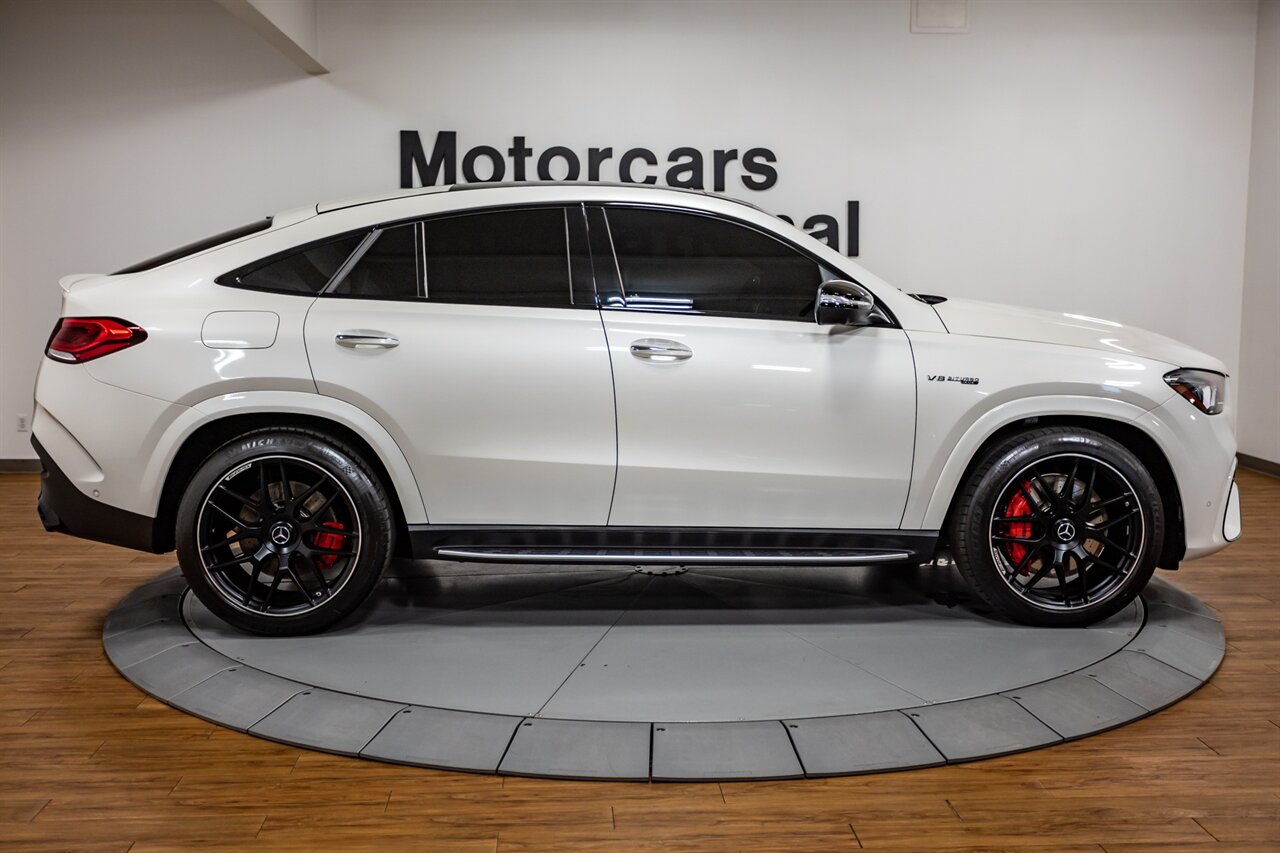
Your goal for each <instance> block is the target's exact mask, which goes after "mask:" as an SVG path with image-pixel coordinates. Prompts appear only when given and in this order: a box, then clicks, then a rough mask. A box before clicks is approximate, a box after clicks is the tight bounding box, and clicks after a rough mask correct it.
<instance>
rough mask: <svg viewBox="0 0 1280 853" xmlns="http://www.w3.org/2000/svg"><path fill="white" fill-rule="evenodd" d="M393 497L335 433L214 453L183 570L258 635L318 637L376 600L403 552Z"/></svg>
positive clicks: (222, 611)
mask: <svg viewBox="0 0 1280 853" xmlns="http://www.w3.org/2000/svg"><path fill="white" fill-rule="evenodd" d="M392 518H393V516H392V512H391V509H390V506H389V502H388V499H387V495H386V492H385V490H384V489H383V488H382V485H381V483H380V482H379V481H378V478H377V477H376V476H375V475H374V474H373V473H372V472H371V471H370V469H369V467H368V465H367V464H366V463H365V461H364V460H363V459H361V458H360V455H359V454H358V453H356V452H355V451H353V450H351V449H350V448H348V447H346V446H344V445H343V444H342V443H341V442H338V441H336V440H334V439H333V438H331V437H330V436H327V435H324V434H322V433H318V432H313V431H310V430H302V429H271V430H262V431H257V432H253V433H249V434H246V435H244V436H241V437H239V438H237V439H235V440H234V441H231V442H229V443H227V444H226V445H224V446H222V447H221V448H219V449H218V450H217V451H215V452H214V453H213V454H212V455H211V456H210V457H209V458H208V459H207V460H205V462H204V463H203V464H202V465H201V466H200V468H199V469H198V470H197V471H196V473H195V476H194V477H193V478H192V480H191V483H190V484H189V485H188V487H187V490H186V492H185V494H184V495H183V497H182V501H181V503H180V504H179V508H178V517H177V531H176V534H177V537H176V538H177V549H178V562H179V564H180V565H181V567H182V573H183V575H184V576H185V577H186V579H187V583H188V584H190V586H191V589H192V591H193V592H195V594H196V595H197V596H198V597H199V599H200V601H201V602H202V603H203V604H204V605H205V606H206V607H208V608H209V610H210V611H212V612H213V613H214V614H215V615H217V616H219V617H220V618H222V619H223V620H224V621H226V622H228V623H230V624H231V625H233V626H235V627H237V628H240V629H241V630H244V631H249V632H252V633H256V634H269V635H277V636H280V635H291V634H306V633H312V632H315V631H320V630H323V629H325V628H327V627H328V626H330V625H332V624H333V623H334V622H336V621H338V620H339V619H341V618H343V617H344V616H346V615H347V614H349V613H351V611H353V610H354V609H355V608H356V607H358V606H359V605H360V603H361V602H363V601H364V599H365V598H366V597H368V595H369V593H370V592H371V591H372V590H373V587H374V585H375V584H376V583H377V582H378V579H379V577H381V575H382V572H383V570H384V569H385V567H386V565H387V563H388V562H389V561H390V559H391V554H392V553H393V550H394V548H393V545H394V543H393V537H394V524H393V522H392Z"/></svg>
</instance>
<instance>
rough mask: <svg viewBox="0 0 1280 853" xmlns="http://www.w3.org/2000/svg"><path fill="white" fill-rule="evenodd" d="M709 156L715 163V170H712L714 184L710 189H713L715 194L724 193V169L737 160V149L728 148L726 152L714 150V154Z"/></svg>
mask: <svg viewBox="0 0 1280 853" xmlns="http://www.w3.org/2000/svg"><path fill="white" fill-rule="evenodd" d="M711 156H712V158H713V160H714V162H715V170H714V171H715V176H714V177H713V178H712V180H713V181H714V183H713V184H712V187H713V188H714V189H715V191H716V192H718V193H722V192H724V172H725V169H727V168H729V164H730V163H732V162H733V161H734V160H737V159H738V149H737V148H730V149H729V150H728V151H722V150H721V149H719V148H717V149H716V150H715V153H713V154H712V155H711Z"/></svg>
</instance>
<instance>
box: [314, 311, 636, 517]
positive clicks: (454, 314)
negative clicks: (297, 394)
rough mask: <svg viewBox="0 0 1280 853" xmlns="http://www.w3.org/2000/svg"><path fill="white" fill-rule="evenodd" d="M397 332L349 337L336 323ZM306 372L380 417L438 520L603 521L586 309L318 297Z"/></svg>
mask: <svg viewBox="0 0 1280 853" xmlns="http://www.w3.org/2000/svg"><path fill="white" fill-rule="evenodd" d="M355 329H362V330H366V331H375V332H379V333H386V334H388V335H390V336H392V337H395V338H398V339H399V341H400V343H399V345H398V346H396V347H395V348H393V349H367V350H365V349H349V348H347V347H342V346H339V345H338V344H337V343H335V336H336V335H337V334H339V333H340V332H343V331H346V330H355ZM307 351H308V352H309V353H310V355H311V365H312V369H313V370H314V371H315V377H316V384H317V387H318V388H319V391H320V393H321V394H323V395H327V396H330V397H336V398H338V399H340V400H344V401H346V402H348V403H351V404H352V405H353V406H355V407H356V408H358V409H360V410H362V411H365V412H368V413H369V415H371V416H372V417H373V418H374V419H375V420H377V421H378V422H380V423H382V424H384V425H385V426H386V427H387V430H388V431H389V432H390V433H391V435H392V437H393V439H394V440H395V442H396V443H397V444H398V445H399V447H400V448H401V449H402V450H403V451H404V453H405V455H406V456H407V457H408V459H409V461H410V464H411V465H412V466H413V469H414V471H415V472H416V474H417V479H418V483H419V485H420V487H421V489H422V496H423V499H424V500H425V502H426V507H427V516H428V518H429V519H430V520H431V521H433V522H435V523H438V524H604V523H605V522H606V521H607V520H608V517H609V499H610V496H611V495H612V493H613V477H614V467H615V463H616V461H617V445H616V442H615V439H614V422H613V418H614V415H613V385H612V381H611V379H610V376H609V353H608V351H607V350H606V348H605V340H604V333H603V331H602V330H601V328H600V315H599V313H598V312H596V311H594V310H574V309H563V310H562V309H553V308H498V307H492V306H479V305H440V304H430V303H410V302H382V301H376V300H363V299H320V300H318V301H317V302H316V303H315V305H314V306H313V307H312V309H311V313H310V316H309V317H308V318H307Z"/></svg>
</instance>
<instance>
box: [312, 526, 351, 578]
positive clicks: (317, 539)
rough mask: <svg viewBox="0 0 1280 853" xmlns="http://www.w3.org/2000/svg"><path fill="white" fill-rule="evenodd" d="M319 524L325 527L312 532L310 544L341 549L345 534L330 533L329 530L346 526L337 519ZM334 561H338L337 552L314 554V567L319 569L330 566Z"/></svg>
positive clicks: (342, 528) (337, 529)
mask: <svg viewBox="0 0 1280 853" xmlns="http://www.w3.org/2000/svg"><path fill="white" fill-rule="evenodd" d="M320 526H321V527H324V528H327V529H326V530H317V531H316V532H315V533H313V534H312V535H311V544H312V545H314V546H315V547H317V548H332V549H334V550H339V549H341V548H342V543H343V542H345V541H346V539H347V537H346V534H344V533H330V532H329V530H335V531H340V530H345V529H346V528H345V527H343V526H342V523H341V522H338V521H326V522H325V523H324V524H322V525H320ZM336 562H338V555H337V554H317V555H316V567H317V568H319V569H320V570H321V571H323V570H325V569H327V568H330V567H331V566H332V565H333V564H334V563H336Z"/></svg>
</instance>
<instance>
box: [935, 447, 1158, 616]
mask: <svg viewBox="0 0 1280 853" xmlns="http://www.w3.org/2000/svg"><path fill="white" fill-rule="evenodd" d="M950 534H951V539H952V546H953V549H954V551H955V556H956V564H957V566H958V567H959V568H960V570H961V572H962V573H963V574H964V575H965V577H966V578H967V579H968V580H969V582H970V583H971V584H972V586H973V587H974V589H975V590H976V591H977V592H978V594H979V595H980V596H981V597H982V598H983V599H984V600H985V601H986V602H987V603H988V604H990V605H992V606H993V607H994V608H995V609H997V610H999V611H1001V612H1003V613H1005V614H1006V615H1008V616H1010V617H1011V618H1013V619H1015V620H1017V621H1020V622H1025V623H1030V624H1036V625H1062V626H1066V625H1084V624H1089V623H1091V622H1095V621H1097V620H1099V619H1104V618H1106V617H1107V616H1110V615H1112V614H1113V613H1116V612H1118V611H1119V610H1120V609H1121V608H1123V607H1124V606H1125V605H1126V604H1128V603H1129V602H1130V601H1132V600H1133V598H1134V596H1136V595H1137V594H1138V593H1139V592H1141V590H1142V588H1143V587H1144V586H1146V583H1147V581H1148V580H1149V579H1150V577H1151V574H1152V573H1153V571H1154V570H1155V561H1156V559H1157V556H1158V554H1159V552H1160V550H1161V545H1162V543H1163V536H1164V509H1163V505H1162V503H1161V500H1160V494H1159V490H1158V488H1157V487H1156V484H1155V482H1154V480H1153V479H1152V477H1151V475H1150V473H1149V472H1148V471H1147V470H1146V468H1145V467H1143V465H1142V463H1141V462H1140V461H1139V460H1138V459H1137V458H1136V457H1135V456H1134V455H1133V454H1132V453H1131V452H1130V451H1128V450H1127V449H1126V448H1124V447H1123V446H1122V445H1120V444H1119V443H1118V442H1116V441H1115V440H1114V439H1112V438H1110V437H1108V436H1105V435H1102V434H1100V433H1096V432H1093V431H1090V430H1083V429H1070V428H1061V427H1059V428H1048V429H1041V430H1035V431H1031V432H1027V433H1023V434H1021V435H1018V436H1015V437H1013V438H1011V439H1009V440H1007V441H1005V442H1003V443H1001V444H1000V445H999V446H997V447H994V448H992V449H991V451H989V452H988V453H987V454H986V455H985V456H984V458H983V460H982V461H981V462H980V463H979V464H978V466H977V467H976V468H975V470H974V471H973V473H972V474H971V475H970V477H969V479H968V480H967V481H966V483H965V485H964V487H963V488H962V491H961V494H960V496H959V498H958V502H957V506H956V509H955V512H954V513H953V518H952V523H951V525H950Z"/></svg>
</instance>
